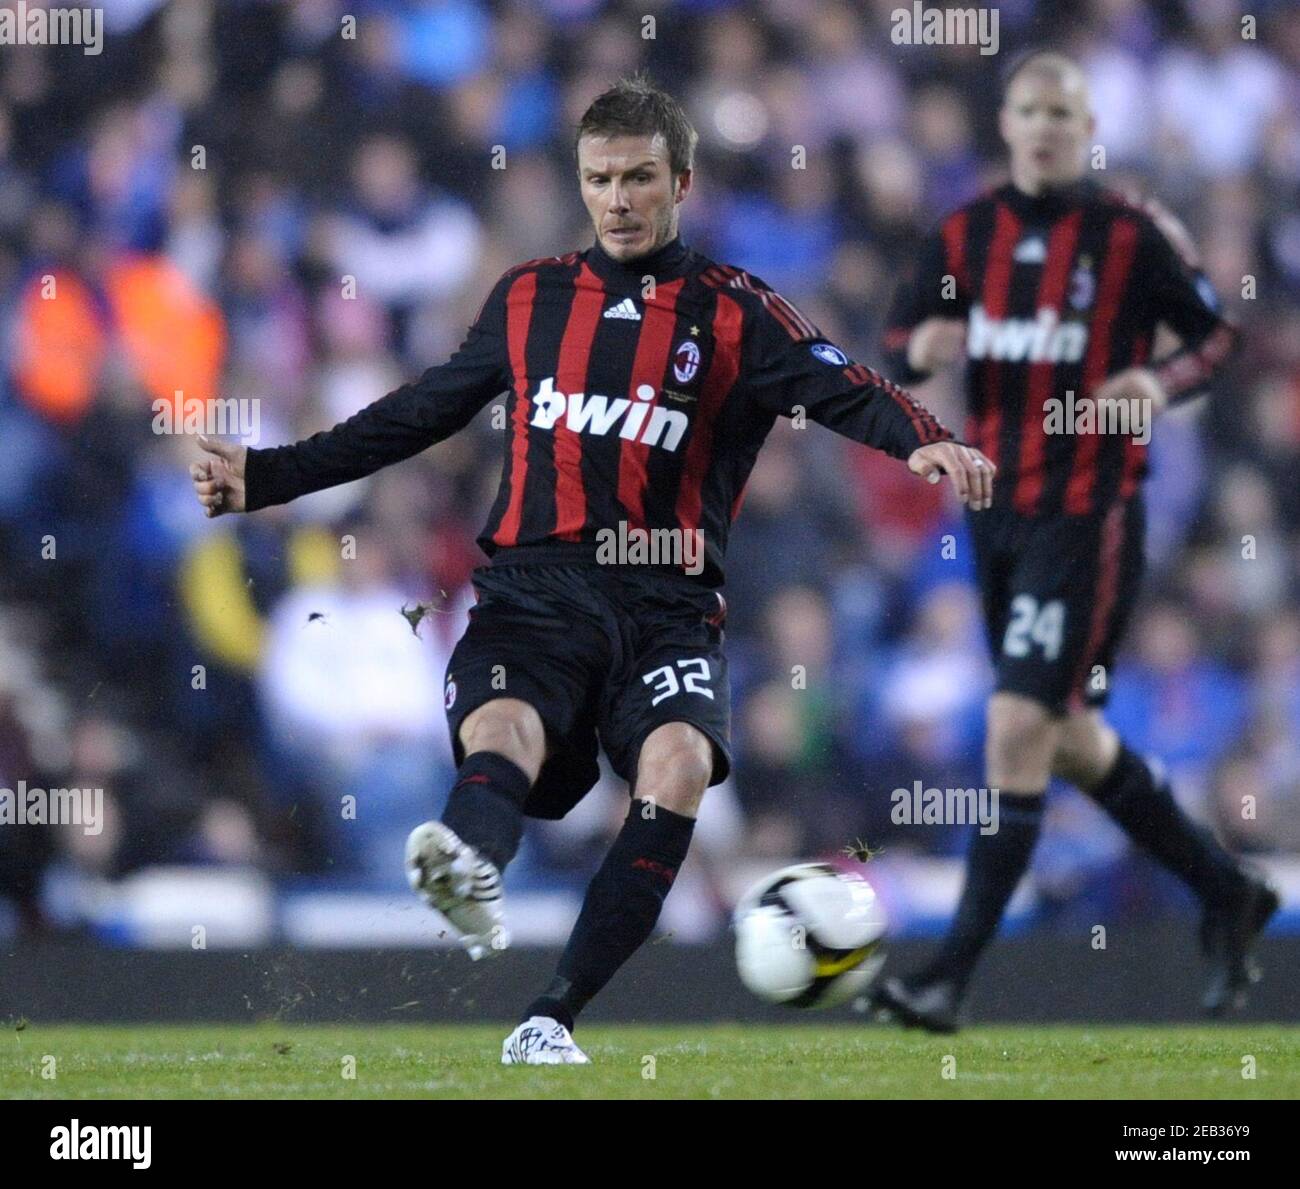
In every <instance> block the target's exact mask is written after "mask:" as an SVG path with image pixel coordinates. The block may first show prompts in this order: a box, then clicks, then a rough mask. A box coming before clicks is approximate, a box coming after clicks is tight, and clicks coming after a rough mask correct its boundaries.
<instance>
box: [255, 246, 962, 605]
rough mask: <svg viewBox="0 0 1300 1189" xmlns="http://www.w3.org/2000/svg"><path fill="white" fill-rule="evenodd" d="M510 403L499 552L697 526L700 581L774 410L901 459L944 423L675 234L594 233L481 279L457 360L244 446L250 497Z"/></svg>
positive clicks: (328, 474) (565, 551) (713, 572)
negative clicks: (629, 255) (481, 297)
mask: <svg viewBox="0 0 1300 1189" xmlns="http://www.w3.org/2000/svg"><path fill="white" fill-rule="evenodd" d="M503 392H504V393H506V394H507V396H506V398H505V402H504V411H505V416H504V434H503V437H504V442H503V452H504V460H503V461H504V465H503V470H502V476H501V486H500V490H499V492H498V495H497V499H496V503H495V505H494V506H493V508H492V511H491V514H490V516H489V519H488V524H487V526H486V528H485V529H484V531H483V533H482V535H481V536H480V537H479V544H480V545H481V546H482V548H483V549H484V551H485V552H486V553H487V554H488V555H489V556H492V557H493V563H494V564H502V563H505V562H506V561H507V560H510V561H525V560H527V561H550V560H555V561H564V560H572V559H574V558H576V557H577V556H579V555H584V556H585V555H589V554H591V553H592V552H593V549H594V548H595V546H596V545H597V543H598V542H599V540H600V538H599V537H598V536H597V534H598V533H601V532H602V530H614V531H615V532H618V531H619V530H620V526H621V527H622V529H623V530H624V531H625V532H627V533H629V534H630V533H631V532H632V531H633V530H642V531H649V532H653V531H654V530H657V529H677V530H684V531H698V532H699V533H700V534H701V536H698V537H696V538H695V540H696V541H698V542H699V543H700V544H702V545H703V553H704V564H703V570H702V573H701V575H700V576H699V577H700V580H701V581H703V582H704V583H706V584H708V585H711V586H715V585H719V584H721V582H722V579H723V568H722V567H723V556H724V554H725V551H726V544H727V535H728V530H729V528H730V525H731V521H732V520H733V519H734V517H735V515H736V513H737V511H738V510H739V507H740V503H741V497H742V495H743V493H744V488H745V483H746V480H747V479H748V477H749V473H750V470H751V469H752V467H753V465H754V460H755V457H756V456H757V454H758V451H759V448H760V447H761V446H762V444H763V440H764V438H766V436H767V434H768V432H769V430H770V429H771V428H772V426H773V425H774V424H775V423H776V419H777V417H780V416H786V417H795V416H801V415H802V416H804V417H806V418H807V419H808V420H810V421H815V422H818V423H820V424H821V425H824V426H827V427H828V428H830V429H832V430H834V431H835V432H837V433H839V434H842V435H844V436H845V437H848V438H851V439H852V440H854V441H857V442H861V443H863V444H866V445H870V446H875V447H876V448H878V449H880V450H884V451H886V452H887V453H889V454H891V455H893V456H894V457H896V458H907V457H908V456H909V455H910V454H911V453H912V451H913V450H915V449H917V448H918V447H919V446H923V445H928V444H929V443H931V442H937V441H941V440H944V439H947V438H950V437H951V436H952V435H951V434H950V433H949V432H948V431H947V430H946V429H944V427H943V426H941V425H940V424H939V423H938V422H937V421H936V420H935V418H934V417H933V416H932V415H931V414H930V413H929V412H928V411H927V410H926V409H925V408H923V407H922V406H921V405H920V404H918V403H917V402H916V401H915V400H913V399H912V398H911V397H910V396H909V395H908V394H907V393H906V392H904V391H902V390H901V389H900V388H898V387H896V386H895V385H893V384H891V383H889V382H888V381H887V380H885V379H884V378H883V377H881V376H880V375H878V374H877V373H876V372H874V371H872V370H871V369H870V368H869V367H866V366H864V365H863V364H860V363H855V362H854V361H853V360H852V359H850V358H849V357H848V356H847V355H846V354H845V352H843V351H842V350H840V349H839V348H838V347H837V346H835V345H834V344H832V343H830V342H828V341H827V339H826V338H825V337H824V336H823V335H822V334H821V332H820V331H819V330H818V329H817V327H816V326H814V325H813V324H812V323H811V322H809V321H808V319H807V318H805V317H804V316H803V315H802V314H801V313H800V312H799V311H798V310H797V309H796V308H795V307H794V306H793V305H791V304H790V302H788V301H786V300H785V299H784V298H782V297H781V296H780V295H779V294H777V293H775V292H773V290H772V289H770V288H769V287H768V286H767V285H765V284H764V283H763V282H762V281H760V280H759V279H758V278H756V277H753V276H750V275H749V274H748V273H746V272H744V271H743V270H741V269H739V268H731V267H728V266H726V265H719V264H715V263H714V262H713V261H711V260H708V259H706V258H704V257H703V256H701V255H699V254H698V253H697V252H694V251H692V250H691V249H689V248H687V247H685V246H684V245H683V244H682V242H681V240H680V239H676V240H674V241H673V242H672V243H670V244H667V245H665V246H664V247H663V248H661V249H659V250H658V251H657V252H655V253H654V254H653V255H651V256H647V257H643V258H641V259H639V260H635V261H632V262H630V263H629V264H626V265H625V264H621V263H619V262H617V261H615V260H614V259H613V258H611V257H610V256H609V255H608V254H607V253H605V252H604V251H603V250H602V249H601V248H600V246H599V245H595V246H593V247H592V248H590V249H588V250H587V251H586V252H574V253H571V254H569V255H567V256H553V257H548V258H545V259H541V260H533V261H529V262H528V263H526V264H521V265H518V266H516V267H514V268H512V269H510V270H509V271H507V272H506V273H505V274H504V275H503V276H502V277H501V278H500V280H499V281H497V283H496V285H495V286H494V287H493V289H492V291H491V293H489V295H488V297H487V299H486V301H485V302H484V303H483V306H482V308H481V310H480V311H479V314H478V317H477V318H476V319H475V321H474V324H473V325H472V326H471V327H470V330H469V335H468V337H467V338H466V339H465V342H464V343H463V344H462V345H461V347H460V348H459V350H457V351H456V353H455V354H454V355H453V356H452V358H451V359H450V360H449V361H448V362H446V363H444V364H441V365H439V366H436V367H432V368H430V369H429V370H428V371H426V372H425V373H424V375H422V376H421V377H420V378H419V379H418V380H416V381H415V382H413V383H411V384H407V385H405V386H403V387H402V388H399V389H397V390H396V391H395V392H392V393H389V394H388V395H387V396H385V397H383V398H382V399H380V400H378V401H376V402H375V403H374V404H372V405H370V406H369V407H367V408H365V409H363V410H362V411H361V412H359V413H357V414H356V415H355V416H353V417H351V418H349V419H348V420H347V421H345V422H343V423H341V424H340V425H337V426H335V427H334V428H333V429H330V430H327V431H325V432H323V433H319V434H316V435H315V436H314V437H311V438H309V439H307V440H305V441H302V442H298V443H297V444H295V445H292V446H281V447H277V448H274V449H266V450H250V451H249V454H248V463H247V469H246V474H245V479H246V485H247V494H246V502H247V507H248V509H249V510H250V511H251V510H253V509H256V508H261V507H265V506H267V505H269V504H277V503H284V502H285V501H287V500H291V499H293V498H295V497H296V496H299V495H303V494H305V493H307V492H310V491H316V490H319V489H320V488H323V487H330V486H333V485H334V484H337V483H345V482H348V481H349V480H352V479H358V478H361V477H362V476H364V475H368V474H370V473H371V472H373V471H375V470H378V469H379V468H380V467H382V466H386V465H387V464H389V463H393V462H397V461H400V460H401V459H404V458H409V457H410V456H411V455H413V454H416V453H418V452H419V451H421V450H423V449H425V448H426V447H427V446H430V445H432V444H433V443H434V442H438V441H441V440H442V439H443V438H446V437H448V436H450V435H451V434H453V433H455V432H456V431H457V430H459V429H461V428H462V427H463V426H465V425H466V424H467V423H468V422H469V421H470V420H471V419H472V418H473V417H474V415H475V414H476V413H477V412H478V411H479V410H480V409H481V408H483V406H484V405H486V404H487V403H488V402H489V401H491V400H493V398H495V397H498V396H500V395H501V394H502V393H503Z"/></svg>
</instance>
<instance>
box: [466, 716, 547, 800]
mask: <svg viewBox="0 0 1300 1189" xmlns="http://www.w3.org/2000/svg"><path fill="white" fill-rule="evenodd" d="M460 741H461V744H462V745H463V746H464V748H465V754H466V755H471V754H473V753H474V752H476V751H494V752H496V753H497V754H498V755H503V756H505V757H506V759H508V760H510V761H511V762H512V763H515V764H518V765H519V767H520V768H522V769H523V770H524V771H525V772H526V773H527V774H528V776H529V779H531V780H536V779H537V774H538V772H539V771H540V770H541V767H542V762H543V761H544V760H545V758H546V728H545V727H544V726H543V725H542V719H541V715H539V714H538V713H537V711H536V710H535V709H534V708H533V707H532V706H531V705H529V704H528V703H527V702H522V701H520V700H519V699H518V698H494V699H493V700H492V701H491V702H486V703H484V704H483V705H482V706H480V707H479V708H478V709H477V710H475V711H474V712H473V713H472V714H470V715H469V716H468V717H467V718H466V719H465V721H464V722H463V723H461V726H460Z"/></svg>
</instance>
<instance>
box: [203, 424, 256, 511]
mask: <svg viewBox="0 0 1300 1189" xmlns="http://www.w3.org/2000/svg"><path fill="white" fill-rule="evenodd" d="M199 445H200V446H202V447H203V449H204V450H205V451H207V453H208V455H209V457H207V458H204V459H203V460H202V461H201V462H195V463H191V464H190V478H191V479H192V480H193V481H194V494H195V495H196V496H198V499H199V503H201V504H202V505H203V507H204V510H205V511H206V513H207V514H208V516H220V515H222V514H223V513H225V512H243V511H244V510H245V504H244V466H245V463H246V462H247V459H248V447H247V446H239V445H236V444H234V443H233V442H222V441H219V440H217V439H216V438H206V437H204V436H203V435H202V434H200V435H199Z"/></svg>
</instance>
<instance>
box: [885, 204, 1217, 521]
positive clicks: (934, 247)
mask: <svg viewBox="0 0 1300 1189" xmlns="http://www.w3.org/2000/svg"><path fill="white" fill-rule="evenodd" d="M931 317H950V318H961V319H964V320H965V321H966V323H967V334H966V393H967V410H968V414H969V417H968V423H967V428H966V440H967V441H968V442H970V443H971V444H972V445H974V446H978V447H979V448H980V449H981V450H983V451H984V453H985V454H987V455H988V456H989V458H991V459H992V460H993V461H994V462H995V463H996V464H997V466H998V468H999V469H998V477H997V481H996V482H995V484H994V501H995V503H998V504H1002V505H1004V506H1011V507H1013V508H1014V509H1015V510H1016V511H1017V512H1018V513H1020V514H1022V515H1025V516H1033V515H1040V514H1050V513H1058V512H1062V511H1064V512H1065V513H1066V514H1068V515H1087V514H1089V513H1092V512H1094V511H1097V510H1100V509H1105V508H1106V507H1107V506H1108V505H1110V504H1111V503H1112V502H1114V501H1115V500H1116V499H1125V498H1127V497H1129V496H1131V495H1132V494H1133V493H1134V492H1135V491H1136V490H1137V486H1138V484H1139V482H1140V481H1141V479H1142V476H1143V475H1144V474H1145V473H1146V460H1147V446H1146V443H1145V441H1139V440H1137V439H1139V438H1147V437H1149V434H1147V433H1145V432H1141V431H1139V432H1138V433H1132V432H1129V433H1121V432H1105V431H1106V430H1115V429H1118V428H1130V429H1131V428H1132V427H1131V426H1121V425H1120V424H1117V422H1116V421H1115V420H1112V419H1104V418H1103V417H1102V416H1101V415H1100V411H1099V410H1096V409H1091V408H1089V407H1088V404H1090V403H1092V402H1091V400H1090V398H1091V394H1092V393H1093V392H1094V391H1095V390H1096V389H1097V388H1098V387H1099V386H1100V384H1101V383H1102V381H1103V380H1105V379H1106V377H1108V376H1111V375H1114V374H1115V373H1116V372H1119V371H1123V370H1124V369H1125V368H1129V367H1140V366H1149V367H1152V368H1153V369H1154V370H1155V371H1156V373H1157V374H1158V376H1159V378H1160V380H1161V382H1162V384H1163V385H1164V388H1165V391H1166V392H1167V393H1168V394H1169V396H1170V399H1171V402H1172V401H1176V400H1179V399H1185V398H1187V397H1189V396H1193V395H1195V394H1196V392H1197V391H1198V390H1200V389H1201V388H1203V387H1204V385H1205V383H1206V382H1207V381H1208V380H1209V379H1210V378H1211V376H1213V375H1214V374H1215V372H1216V371H1218V369H1219V368H1220V367H1221V366H1222V365H1223V364H1224V363H1225V362H1226V361H1227V360H1228V358H1229V356H1231V355H1232V354H1233V352H1234V350H1235V349H1236V346H1237V342H1238V334H1237V331H1236V329H1235V327H1233V326H1232V325H1231V324H1230V323H1229V322H1227V321H1225V320H1224V318H1223V317H1222V315H1221V314H1220V312H1219V303H1218V299H1217V298H1216V296H1215V294H1214V290H1213V288H1212V287H1211V286H1210V284H1209V282H1208V281H1207V280H1206V278H1205V277H1204V276H1203V275H1201V274H1200V273H1199V272H1198V271H1197V270H1196V268H1195V267H1194V266H1193V265H1192V263H1191V262H1190V261H1189V260H1188V259H1186V258H1184V256H1182V255H1180V252H1179V250H1178V249H1177V248H1176V247H1175V246H1174V245H1173V244H1172V243H1171V242H1170V240H1169V239H1168V238H1167V237H1166V235H1165V233H1164V232H1163V231H1162V230H1161V228H1160V227H1159V226H1158V225H1157V222H1156V220H1155V219H1153V217H1152V215H1151V214H1150V213H1149V212H1148V211H1146V210H1144V209H1142V208H1140V207H1137V206H1135V205H1133V204H1132V203H1130V202H1128V201H1127V200H1126V199H1125V198H1123V197H1121V196H1120V195H1118V194H1115V193H1112V192H1110V191H1107V190H1104V189H1102V188H1101V187H1100V186H1098V185H1096V183H1094V182H1093V181H1091V180H1090V179H1085V180H1083V181H1081V182H1078V183H1077V184H1075V185H1072V186H1069V187H1066V188H1064V189H1062V190H1058V191H1053V192H1050V193H1048V194H1046V195H1042V196H1037V197H1031V196H1030V195H1027V194H1025V193H1024V192H1023V191H1021V190H1018V189H1017V188H1016V187H1015V186H1013V185H1006V186H1003V187H1001V188H1000V189H997V190H994V191H992V192H991V193H988V194H985V195H983V196H981V197H980V198H977V199H976V200H975V201H973V202H971V203H969V204H968V205H966V206H964V207H962V208H961V209H960V210H958V211H956V212H954V213H953V214H952V215H950V216H949V217H948V218H947V219H945V220H944V222H943V223H942V224H941V225H940V227H939V228H938V229H937V230H936V231H935V232H934V233H933V234H932V235H931V236H930V237H928V239H927V240H926V241H925V242H924V244H923V245H922V248H921V251H920V254H919V257H918V260H917V263H916V268H915V272H914V275H913V276H911V277H910V278H909V280H908V281H907V282H906V283H905V284H904V285H903V286H902V287H901V288H900V290H899V292H898V294H897V295H896V297H895V300H894V304H893V308H892V310H891V311H890V315H889V318H888V321H887V329H886V331H885V355H886V360H887V365H886V366H887V367H888V369H889V372H890V374H891V375H892V376H894V377H895V378H896V379H898V380H899V381H900V382H902V383H914V382H915V381H916V380H918V379H919V378H921V377H920V373H918V372H916V371H914V370H913V369H912V368H911V367H910V366H909V365H908V362H907V344H908V340H909V338H910V336H911V333H912V330H913V329H914V328H915V327H916V326H917V325H918V324H919V323H920V322H922V321H924V320H925V319H927V318H931ZM1160 323H1164V324H1165V325H1167V326H1169V327H1170V328H1171V329H1172V330H1174V331H1175V332H1176V333H1177V334H1178V335H1179V337H1180V338H1181V340H1182V346H1181V347H1180V349H1179V350H1178V351H1176V352H1175V353H1174V354H1173V355H1171V356H1169V357H1168V358H1166V359H1163V360H1160V361H1158V362H1155V363H1152V362H1150V354H1151V347H1152V341H1153V336H1154V335H1155V331H1156V328H1157V326H1158V325H1159V324H1160ZM1085 402H1088V403H1085ZM1071 412H1073V413H1076V414H1078V415H1077V416H1074V417H1071V416H1070V415H1069V414H1070V413H1071ZM1085 412H1086V413H1087V414H1088V415H1086V416H1085V415H1083V414H1084V413H1085ZM1058 413H1059V414H1061V415H1060V416H1057V417H1055V419H1054V417H1053V414H1058ZM1062 430H1064V432H1062Z"/></svg>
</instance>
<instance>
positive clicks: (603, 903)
mask: <svg viewBox="0 0 1300 1189" xmlns="http://www.w3.org/2000/svg"><path fill="white" fill-rule="evenodd" d="M712 772H713V754H712V745H711V743H710V742H709V740H708V738H707V737H706V736H705V735H704V734H703V732H701V731H699V730H697V729H696V728H695V727H692V726H690V725H689V724H686V723H678V722H674V723H668V724H665V725H662V726H659V727H657V728H655V730H654V731H652V732H651V733H650V735H649V736H648V737H647V738H646V741H645V743H644V744H643V745H642V747H641V752H640V755H639V756H638V760H637V769H636V797H635V799H634V800H633V801H632V804H631V807H630V808H629V810H628V814H627V818H626V820H625V821H624V822H623V828H622V829H621V830H620V831H619V834H618V837H617V838H616V839H615V840H614V845H613V846H611V847H610V849H609V853H608V854H607V855H606V856H605V861H604V862H603V863H602V864H601V866H600V870H599V871H597V872H596V875H595V877H594V878H593V879H592V881H591V885H590V887H588V889H587V895H586V898H585V899H584V900H583V904H582V911H581V912H580V913H579V915H578V920H577V923H576V924H575V925H574V927H573V933H572V934H571V935H570V937H569V941H568V944H567V945H566V946H565V949H564V954H563V956H562V957H561V958H560V964H559V968H558V970H557V973H556V977H555V979H554V980H553V981H552V983H551V985H550V986H549V987H548V988H547V990H546V991H545V993H544V994H542V995H541V996H539V997H538V998H537V999H535V1000H534V1001H533V1002H532V1003H531V1004H529V1006H528V1009H527V1010H526V1011H525V1012H524V1021H525V1022H527V1021H528V1020H529V1019H530V1018H531V1017H534V1016H541V1017H545V1018H547V1019H552V1020H555V1021H556V1022H557V1023H558V1024H560V1025H562V1026H563V1027H564V1028H566V1029H572V1028H573V1024H574V1018H575V1017H576V1016H577V1014H578V1013H579V1012H580V1011H581V1010H582V1009H583V1008H584V1007H585V1006H586V1005H587V1003H588V1002H589V1001H590V1000H591V999H592V997H593V996H595V995H596V994H597V993H598V992H599V991H600V990H601V989H602V988H604V986H605V985H606V984H607V983H608V982H609V980H610V979H612V978H613V977H614V975H615V973H616V972H617V971H618V969H619V967H621V966H622V965H623V963H624V962H626V961H627V960H628V958H630V957H631V956H632V955H633V954H634V953H636V951H637V950H638V949H639V948H640V947H641V945H642V944H643V943H644V942H645V941H646V940H647V939H648V938H649V936H650V934H651V933H652V932H653V930H654V927H655V923H656V922H657V921H658V920H659V913H660V910H661V909H662V908H663V903H664V900H665V899H666V898H667V896H668V892H669V890H670V889H671V888H672V886H673V881H674V880H675V879H676V878H677V872H678V870H679V869H680V868H681V865H682V863H683V861H684V860H685V858H686V852H687V851H688V850H689V848H690V844H691V835H692V834H693V832H694V829H695V817H694V813H695V810H696V809H697V808H698V807H699V804H700V801H701V799H702V798H703V796H704V790H705V788H706V787H707V785H708V782H709V779H710V777H711V775H712ZM688 811H689V812H688Z"/></svg>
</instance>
